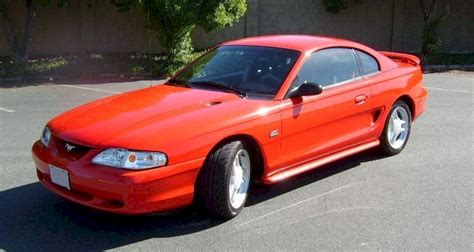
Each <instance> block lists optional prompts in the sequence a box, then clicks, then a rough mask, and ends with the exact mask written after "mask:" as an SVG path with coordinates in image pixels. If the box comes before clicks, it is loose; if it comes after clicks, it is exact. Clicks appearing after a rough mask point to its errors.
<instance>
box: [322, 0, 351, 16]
mask: <svg viewBox="0 0 474 252" xmlns="http://www.w3.org/2000/svg"><path fill="white" fill-rule="evenodd" d="M323 4H324V6H325V7H326V11H327V12H329V13H333V14H336V13H339V12H340V11H341V10H343V9H345V8H347V6H346V3H345V2H344V0H323Z"/></svg>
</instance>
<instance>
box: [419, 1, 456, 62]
mask: <svg viewBox="0 0 474 252" xmlns="http://www.w3.org/2000/svg"><path fill="white" fill-rule="evenodd" d="M419 2H420V8H421V12H422V14H423V42H422V49H421V52H422V53H423V55H430V54H435V53H439V52H440V50H441V46H442V41H441V39H440V37H439V31H438V27H439V25H440V23H441V21H442V20H443V19H444V17H446V15H447V14H448V13H449V5H446V9H445V10H444V11H443V12H442V13H441V14H438V15H437V11H436V10H437V8H438V4H437V1H436V0H428V1H426V0H419ZM427 2H429V4H427ZM428 6H429V7H428ZM427 7H428V8H427Z"/></svg>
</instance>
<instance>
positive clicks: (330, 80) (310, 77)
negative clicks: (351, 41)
mask: <svg viewBox="0 0 474 252" xmlns="http://www.w3.org/2000/svg"><path fill="white" fill-rule="evenodd" d="M359 76H360V72H359V68H358V66H357V61H356V59H355V57H354V54H353V53H352V49H348V48H330V49H324V50H321V51H317V52H315V53H313V54H312V55H311V56H310V58H309V59H308V60H307V61H306V62H305V64H304V65H303V67H301V70H300V72H299V73H298V80H297V81H298V85H301V84H302V83H307V82H311V83H315V84H320V85H322V86H323V87H325V86H330V85H333V84H336V83H340V82H344V81H348V80H351V79H355V78H357V77H359Z"/></svg>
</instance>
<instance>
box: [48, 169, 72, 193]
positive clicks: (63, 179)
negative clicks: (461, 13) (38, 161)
mask: <svg viewBox="0 0 474 252" xmlns="http://www.w3.org/2000/svg"><path fill="white" fill-rule="evenodd" d="M49 174H50V175H51V181H52V182H53V183H55V184H56V185H59V186H62V187H64V188H67V189H68V190H71V185H70V184H69V174H68V172H67V171H66V170H64V169H61V168H58V167H56V166H54V165H49Z"/></svg>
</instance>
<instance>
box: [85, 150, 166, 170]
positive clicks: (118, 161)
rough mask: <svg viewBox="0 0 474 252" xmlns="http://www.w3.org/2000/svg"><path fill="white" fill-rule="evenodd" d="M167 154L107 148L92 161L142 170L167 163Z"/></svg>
mask: <svg viewBox="0 0 474 252" xmlns="http://www.w3.org/2000/svg"><path fill="white" fill-rule="evenodd" d="M166 162H167V158H166V155H165V154H163V153H161V152H139V151H129V150H126V149H116V148H112V149H107V150H104V151H102V152H101V153H99V154H97V156H95V157H94V159H92V163H95V164H100V165H105V166H111V167H116V168H122V169H130V170H141V169H149V168H155V167H159V166H164V165H166Z"/></svg>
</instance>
